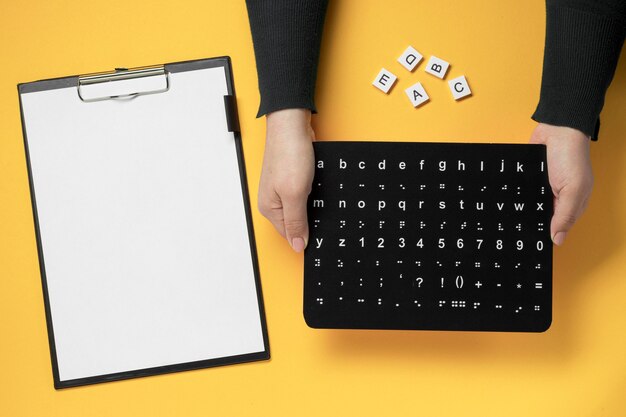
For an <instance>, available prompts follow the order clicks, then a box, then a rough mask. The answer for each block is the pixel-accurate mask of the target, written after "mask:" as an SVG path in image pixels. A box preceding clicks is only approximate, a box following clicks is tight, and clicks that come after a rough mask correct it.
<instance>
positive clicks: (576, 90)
mask: <svg viewBox="0 0 626 417" xmlns="http://www.w3.org/2000/svg"><path fill="white" fill-rule="evenodd" d="M246 4H247V6H248V16H249V19H250V27H251V30H252V38H253V41H254V51H255V56H256V63H257V72H258V77H259V90H260V92H261V104H260V107H259V112H258V116H262V115H264V114H267V113H271V112H273V111H276V110H280V109H286V108H306V109H310V110H311V111H313V112H316V111H317V109H316V107H315V101H314V94H315V81H316V77H317V66H318V60H319V53H320V44H321V38H322V30H323V26H324V17H325V15H326V9H327V6H328V0H246ZM625 35H626V0H546V39H545V51H544V63H543V77H542V82H541V93H540V99H539V104H538V105H537V109H536V110H535V112H534V114H533V115H532V118H533V119H534V120H536V121H538V122H543V123H549V124H553V125H558V126H568V127H572V128H575V129H578V130H580V131H582V132H584V133H585V134H586V135H588V136H590V137H591V138H592V139H597V136H598V129H599V126H600V121H599V115H600V111H601V110H602V106H603V105H604V96H605V94H606V90H607V88H608V86H609V84H610V83H611V80H612V79H613V75H614V73H615V68H616V66H617V61H618V58H619V55H620V51H621V49H622V45H623V43H624V37H625Z"/></svg>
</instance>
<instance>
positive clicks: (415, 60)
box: [398, 46, 424, 71]
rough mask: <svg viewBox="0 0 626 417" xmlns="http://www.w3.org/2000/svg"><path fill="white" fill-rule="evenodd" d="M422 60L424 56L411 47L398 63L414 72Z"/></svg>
mask: <svg viewBox="0 0 626 417" xmlns="http://www.w3.org/2000/svg"><path fill="white" fill-rule="evenodd" d="M422 58H424V56H423V55H422V54H420V53H419V52H417V50H416V49H415V48H413V47H412V46H409V47H408V48H406V50H405V51H404V52H403V53H402V55H400V57H399V58H398V62H399V63H400V64H401V65H402V66H403V67H404V68H406V69H407V70H409V71H413V70H414V69H415V67H417V64H419V63H420V62H421V61H422Z"/></svg>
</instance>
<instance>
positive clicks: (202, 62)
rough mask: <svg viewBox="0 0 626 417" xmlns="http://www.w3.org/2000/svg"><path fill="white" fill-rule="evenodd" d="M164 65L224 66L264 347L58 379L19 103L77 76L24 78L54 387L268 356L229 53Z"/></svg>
mask: <svg viewBox="0 0 626 417" xmlns="http://www.w3.org/2000/svg"><path fill="white" fill-rule="evenodd" d="M164 67H165V68H166V69H167V70H168V71H170V72H172V73H176V72H186V71H194V70H199V69H207V68H215V67H224V74H225V77H226V88H227V92H228V96H230V97H231V99H230V101H228V100H226V99H225V111H226V115H227V118H229V122H228V128H229V131H231V132H232V133H233V136H234V140H235V149H236V153H237V161H238V164H239V178H240V183H241V191H242V197H243V199H244V209H245V216H246V223H247V227H248V240H249V243H250V255H251V259H252V267H253V272H254V280H255V285H256V292H257V304H258V307H259V318H260V321H261V331H262V336H263V345H264V347H265V350H263V351H259V352H252V353H246V354H242V355H234V356H226V357H221V358H213V359H206V360H200V361H195V362H187V363H181V364H175V365H165V366H159V367H153V368H145V369H137V370H131V371H124V372H117V373H112V374H105V375H96V376H90V377H85V378H77V379H71V380H63V381H62V380H61V379H60V376H59V367H58V361H57V354H56V344H55V339H54V326H53V323H52V312H51V309H50V300H49V296H48V284H47V279H46V271H45V261H44V253H43V246H42V243H41V234H40V227H39V218H38V215H37V202H36V196H35V190H34V184H33V177H32V169H31V163H30V152H29V148H28V138H27V133H26V124H25V120H24V110H23V106H22V94H26V93H33V92H39V91H46V90H54V89H59V88H67V87H74V86H77V84H78V76H77V75H74V76H68V77H60V78H51V79H45V80H38V81H32V82H27V83H19V84H18V85H17V90H18V98H19V105H20V119H21V122H22V137H23V140H24V151H25V155H26V169H27V173H28V185H29V190H30V197H31V206H32V210H33V221H34V228H35V237H36V243H37V255H38V260H39V268H40V273H41V281H42V290H43V291H42V292H43V298H44V309H45V314H46V327H47V332H48V343H49V346H50V359H51V362H52V376H53V380H54V388H55V389H62V388H71V387H77V386H82V385H91V384H96V383H101V382H110V381H119V380H124V379H131V378H139V377H145V376H154V375H162V374H167V373H173V372H181V371H191V370H197V369H205V368H210V367H215V366H221V365H235V364H239V363H246V362H253V361H261V360H269V359H270V358H271V354H270V344H269V337H268V330H267V321H266V315H265V304H264V302H263V290H262V287H261V275H260V269H259V263H258V254H257V250H256V239H255V235H254V227H253V224H252V211H251V208H250V195H249V189H248V181H247V176H246V168H245V160H244V154H243V146H242V141H241V133H240V129H239V123H238V116H237V114H232V113H230V114H229V112H233V111H234V112H236V111H237V108H236V99H235V97H236V96H235V86H234V80H233V73H232V64H231V59H230V57H229V56H221V57H215V58H203V59H197V60H189V61H181V62H174V63H168V64H165V65H164ZM228 96H225V97H228ZM229 103H230V104H229ZM233 121H234V122H233ZM233 123H236V125H234V124H233ZM233 126H236V128H232V127H233Z"/></svg>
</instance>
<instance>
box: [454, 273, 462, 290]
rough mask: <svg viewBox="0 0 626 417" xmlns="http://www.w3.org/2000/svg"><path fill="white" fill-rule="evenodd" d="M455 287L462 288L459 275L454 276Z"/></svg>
mask: <svg viewBox="0 0 626 417" xmlns="http://www.w3.org/2000/svg"><path fill="white" fill-rule="evenodd" d="M456 287H457V288H463V277H462V276H461V275H458V276H457V277H456Z"/></svg>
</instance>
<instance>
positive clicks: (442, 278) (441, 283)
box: [441, 278, 443, 288]
mask: <svg viewBox="0 0 626 417" xmlns="http://www.w3.org/2000/svg"><path fill="white" fill-rule="evenodd" d="M441 288H443V278H441Z"/></svg>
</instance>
